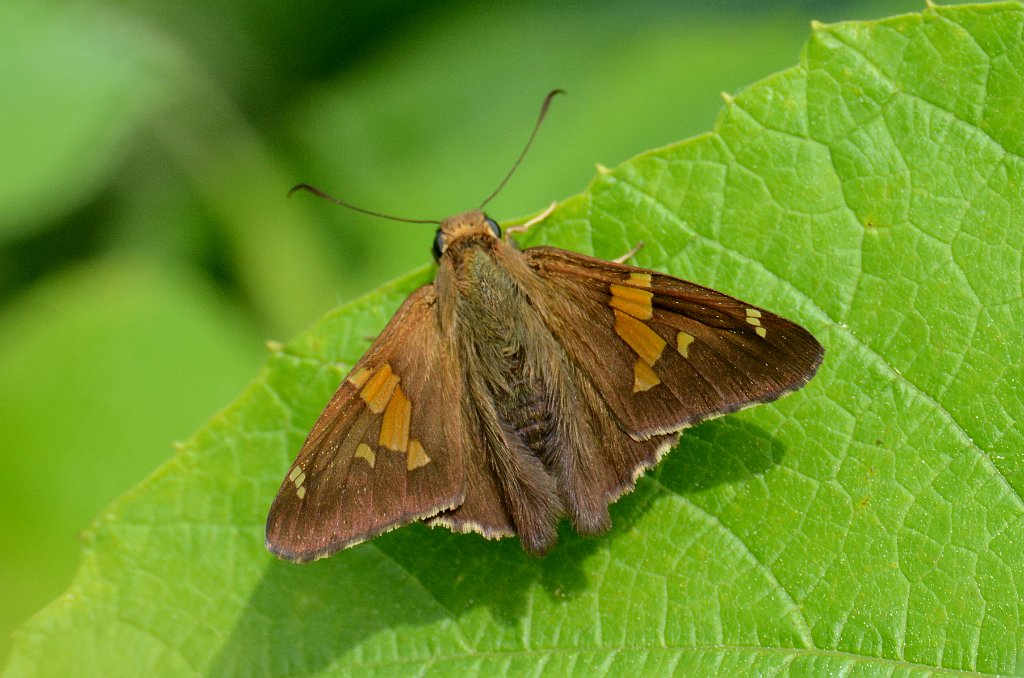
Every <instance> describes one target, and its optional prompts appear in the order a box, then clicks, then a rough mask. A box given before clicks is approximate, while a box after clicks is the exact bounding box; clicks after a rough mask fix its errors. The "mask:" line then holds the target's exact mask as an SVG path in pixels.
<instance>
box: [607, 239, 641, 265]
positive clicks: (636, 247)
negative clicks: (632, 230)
mask: <svg viewBox="0 0 1024 678" xmlns="http://www.w3.org/2000/svg"><path fill="white" fill-rule="evenodd" d="M643 248H644V241H643V240H641V241H640V242H638V243H637V244H636V245H634V246H633V248H632V249H631V250H629V251H628V252H626V253H625V254H623V255H622V256H621V257H615V258H614V259H612V261H614V262H615V263H616V264H624V263H626V262H627V261H629V260H630V259H632V258H633V256H634V255H636V253H637V252H639V251H640V250H642V249H643Z"/></svg>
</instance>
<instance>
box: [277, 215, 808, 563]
mask: <svg viewBox="0 0 1024 678" xmlns="http://www.w3.org/2000/svg"><path fill="white" fill-rule="evenodd" d="M434 254H435V257H436V258H437V260H438V271H437V275H436V277H435V280H434V282H433V283H431V284H429V285H425V286H424V287H421V288H420V289H419V290H417V291H416V292H414V293H413V294H412V295H411V296H410V297H409V299H408V300H406V302H405V303H404V304H403V305H402V307H401V308H400V309H399V311H398V312H397V313H396V314H395V317H394V318H393V319H392V321H391V322H390V323H389V324H388V326H387V327H386V328H385V330H384V332H383V333H382V334H381V336H380V337H378V339H377V340H376V342H375V343H374V345H373V346H372V347H371V348H370V350H369V351H368V352H367V354H366V355H365V356H363V358H362V359H360V361H359V362H358V363H357V364H356V365H355V367H354V368H353V370H352V372H351V373H350V374H349V375H348V377H346V379H345V381H343V382H342V384H341V386H340V387H339V389H338V391H337V392H336V393H335V395H334V397H333V398H332V399H331V402H330V403H329V404H328V406H327V408H326V409H325V411H324V413H323V414H322V415H321V416H320V419H319V420H318V421H317V423H316V425H315V426H314V428H313V431H312V432H311V433H310V435H309V437H308V438H307V440H306V442H305V444H304V445H303V447H302V450H301V451H300V453H299V456H298V458H297V459H296V462H295V464H294V465H293V467H292V468H291V470H290V471H289V473H288V476H287V477H286V478H285V480H284V482H283V483H282V486H281V490H280V491H279V493H278V496H277V498H276V499H275V501H274V504H273V506H272V507H271V511H270V515H269V517H268V521H267V546H268V548H269V549H270V550H271V551H272V552H274V553H276V554H277V555H279V556H281V557H283V558H287V559H290V560H297V561H304V560H312V559H315V558H319V557H323V556H325V555H329V554H330V553H332V552H334V551H337V550H338V549H341V548H344V547H347V546H351V545H353V544H355V543H358V542H360V541H363V540H365V539H368V538H371V537H373V536H375V535H377V534H379V533H381V532H384V531H386V530H389V529H392V528H394V527H397V526H399V525H402V524H405V523H408V522H411V521H414V520H425V521H426V522H428V523H429V524H431V525H444V526H447V527H449V528H451V529H453V530H456V531H460V532H467V531H475V532H479V533H481V534H483V535H484V536H486V537H502V536H510V535H518V536H519V538H520V541H521V542H522V544H523V547H524V548H525V549H526V550H527V551H529V552H531V553H535V554H542V553H544V552H545V551H547V550H548V549H549V548H550V547H551V546H553V545H554V543H555V541H556V539H557V525H558V522H559V521H560V520H561V519H562V518H563V517H567V518H568V519H569V520H570V522H571V523H572V525H573V527H574V528H575V529H576V530H577V531H578V532H580V533H582V534H598V533H601V532H604V531H606V530H607V529H608V528H609V527H610V525H611V520H610V517H609V513H608V505H609V503H611V502H612V501H614V500H615V499H616V498H617V497H618V496H619V495H621V494H622V493H623V492H626V491H629V490H630V489H632V488H633V486H634V484H635V482H636V479H637V477H638V476H639V475H640V474H641V473H642V472H643V471H644V469H646V468H648V467H650V466H652V465H653V464H655V463H657V461H658V459H659V458H660V456H661V455H662V454H663V453H664V452H665V451H666V450H668V449H669V448H671V446H672V445H673V444H674V443H675V441H676V440H677V439H678V435H679V432H680V431H681V430H682V429H683V428H685V427H687V426H691V425H693V424H695V423H697V422H699V421H702V420H705V419H708V418H711V417H714V416H719V415H721V414H726V413H729V412H733V411H736V410H738V409H741V408H743V407H746V406H749V405H752V404H755V403H759V402H767V401H770V400H774V399H775V398H778V397H780V396H781V395H784V394H786V393H788V392H791V391H793V390H795V389H797V388H799V387H800V386H802V385H803V384H804V383H806V382H807V380H809V379H810V378H811V376H812V375H813V374H814V372H815V370H816V369H817V367H818V365H819V364H820V362H821V358H822V354H823V351H822V348H821V346H820V344H818V342H817V341H816V340H815V339H814V338H813V337H812V336H811V335H810V333H808V332H807V331H806V330H804V329H803V328H802V327H800V326H799V325H796V324H795V323H792V322H790V321H788V320H785V319H784V318H781V317H779V316H776V315H774V314H771V313H769V312H768V311H765V310H763V309H759V308H757V307H754V306H751V305H750V304H747V303H746V302H743V301H740V300H737V299H734V298H732V297H729V296H727V295H724V294H721V293H719V292H716V291H714V290H710V289H707V288H704V287H701V286H698V285H694V284H693V283H688V282H686V281H682V280H679V279H676V278H672V277H671V276H667V275H663V274H659V273H655V272H652V271H646V270H644V269H640V268H635V267H632V266H627V265H624V264H620V263H616V262H606V261H601V260H599V259H594V258H591V257H587V256H584V255H579V254H574V253H571V252H567V251H565V250H560V249H557V248H551V247H535V248H531V249H527V250H518V249H517V248H515V247H514V246H513V245H512V244H510V243H508V242H506V241H505V240H503V239H501V237H500V230H499V229H498V226H497V224H496V223H494V222H493V221H491V220H490V219H488V218H487V217H486V216H485V215H484V214H483V213H482V212H480V211H471V212H466V213H464V214H460V215H457V216H455V217H451V218H449V219H446V220H444V221H443V222H442V224H441V228H440V229H439V231H438V235H437V239H436V240H435V244H434Z"/></svg>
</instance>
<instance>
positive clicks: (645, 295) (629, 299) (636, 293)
mask: <svg viewBox="0 0 1024 678" xmlns="http://www.w3.org/2000/svg"><path fill="white" fill-rule="evenodd" d="M610 287H611V291H612V300H611V302H610V304H611V307H612V308H616V309H618V310H620V311H622V312H623V313H628V314H630V315H631V316H633V317H634V318H638V319H640V320H647V319H648V318H650V317H651V316H652V315H654V312H653V311H652V310H651V298H652V297H653V296H654V295H653V294H651V293H650V292H648V291H647V290H640V289H637V288H635V287H626V286H625V285H611V286H610Z"/></svg>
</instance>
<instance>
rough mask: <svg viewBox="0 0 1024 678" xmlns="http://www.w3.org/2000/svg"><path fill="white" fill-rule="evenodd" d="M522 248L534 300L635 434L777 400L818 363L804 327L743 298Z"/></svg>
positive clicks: (648, 433)
mask: <svg viewBox="0 0 1024 678" xmlns="http://www.w3.org/2000/svg"><path fill="white" fill-rule="evenodd" d="M523 254H524V255H525V256H526V258H527V260H528V262H529V265H530V267H531V268H532V269H533V272H534V273H535V274H536V276H537V278H538V279H537V280H534V281H532V282H531V281H529V280H523V281H521V282H522V283H523V284H524V286H525V289H526V293H527V295H528V296H529V297H530V299H531V303H532V304H533V306H534V307H535V308H537V310H538V312H539V313H540V315H541V316H542V318H543V319H544V321H545V323H546V324H547V325H548V327H549V329H550V330H551V332H552V333H553V334H554V336H555V337H556V338H557V339H558V341H559V343H560V344H561V345H562V347H563V348H564V349H565V351H566V353H567V354H568V355H569V357H570V359H571V360H572V362H574V363H575V364H576V365H577V366H578V367H579V368H580V369H581V371H583V372H584V373H586V374H588V375H590V378H591V380H592V382H593V385H594V387H595V388H596V390H597V392H598V393H599V394H600V397H601V398H602V399H603V401H604V402H605V403H606V404H607V407H608V409H610V410H611V411H612V413H613V414H614V416H615V418H616V419H617V420H618V422H619V424H620V425H621V428H622V429H623V431H625V432H626V433H628V434H629V435H630V436H631V437H632V438H634V439H635V440H645V439H647V438H651V437H653V436H658V435H660V434H666V433H670V432H675V431H679V430H681V429H683V428H685V427H687V426H692V425H693V424H696V423H697V422H699V421H702V420H704V419H708V418H710V417H715V416H719V415H722V414H727V413H730V412H735V411H736V410H739V409H742V408H743V407H747V406H749V405H753V404H756V403H764V402H769V401H772V400H775V399H776V398H779V397H780V396H782V395H785V394H786V393H789V392H791V391H793V390H796V389H798V388H800V387H801V386H803V385H804V384H805V383H807V381H808V380H809V379H810V378H811V377H812V376H813V375H814V373H815V371H816V370H817V368H818V366H819V365H820V364H821V359H822V355H823V353H824V351H823V349H822V347H821V345H820V344H819V343H818V342H817V340H815V338H814V337H813V336H811V334H810V333H809V332H808V331H807V330H805V329H804V328H802V327H800V326H799V325H797V324H796V323H793V322H790V321H789V320H786V319H785V318H782V317H780V316H777V315H775V314H773V313H770V312H768V311H765V310H764V309H761V308H758V307H756V306H753V305H751V304H748V303H747V302H744V301H741V300H739V299H735V298H733V297H730V296H728V295H725V294H722V293H720V292H716V291H714V290H711V289H708V288H706V287H701V286H700V285H695V284H693V283H690V282H687V281H684V280H680V279H678V278H673V277H671V276H668V275H664V274H660V273H654V272H652V271H648V270H645V269H641V268H636V267H633V266H626V265H624V264H618V263H614V262H608V261H602V260H600V259H595V258H593V257H588V256H585V255H581V254H576V253H573V252H567V251H565V250H561V249H557V248H551V247H535V248H531V249H528V250H525V251H524V252H523Z"/></svg>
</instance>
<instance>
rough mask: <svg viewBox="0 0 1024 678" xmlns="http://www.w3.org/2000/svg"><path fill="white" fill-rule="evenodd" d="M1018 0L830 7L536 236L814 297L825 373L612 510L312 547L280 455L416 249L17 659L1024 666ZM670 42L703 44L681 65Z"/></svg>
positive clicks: (185, 664)
mask: <svg viewBox="0 0 1024 678" xmlns="http://www.w3.org/2000/svg"><path fill="white" fill-rule="evenodd" d="M1022 28H1024V7H1022V6H1021V5H1020V4H1018V3H1002V4H992V5H972V6H963V7H947V8H936V7H929V8H927V9H926V10H925V11H924V12H922V13H920V14H913V15H907V16H901V17H896V18H892V19H887V20H884V21H877V22H859V23H844V24H837V25H831V26H815V27H814V28H813V31H812V34H811V37H810V39H809V41H808V43H807V45H806V48H805V50H804V52H803V54H802V56H801V59H800V63H799V65H797V66H796V67H794V68H792V69H790V70H787V71H784V72H782V73H779V74H777V75H774V76H772V77H770V78H768V79H766V80H764V81H762V82H760V83H757V84H756V85H754V86H752V87H750V88H749V89H747V90H745V91H743V92H742V93H741V94H739V95H737V96H736V97H735V98H729V99H728V100H727V102H726V105H725V107H724V109H723V110H722V112H721V114H720V115H719V117H718V119H717V121H716V125H715V129H714V131H713V132H711V133H709V134H706V135H703V136H700V137H697V138H694V139H691V140H689V141H685V142H682V143H680V144H676V145H673V146H669V147H666V148H663V149H659V150H656V151H652V152H649V153H646V154H644V155H641V156H639V157H637V158H634V159H633V160H630V161H628V162H626V163H624V164H623V165H621V166H619V167H617V168H616V169H615V170H614V171H611V172H608V173H601V174H599V175H598V176H597V177H596V178H595V179H594V181H593V182H592V184H591V185H590V186H589V187H588V189H587V191H586V192H584V193H583V194H582V195H580V196H577V197H574V198H572V199H569V200H567V201H564V202H563V203H562V205H561V206H560V209H559V210H558V211H557V212H556V213H555V214H554V215H553V216H552V217H551V219H549V221H548V222H546V223H545V224H543V225H542V226H540V227H537V228H536V229H535V230H534V231H532V232H531V233H530V236H531V237H530V238H529V241H530V242H528V243H527V244H537V243H539V242H548V243H554V244H558V245H561V246H564V247H570V248H572V249H576V250H579V251H584V252H594V253H597V254H598V255H600V256H605V257H611V256H616V255H618V254H621V253H622V252H624V251H626V250H627V249H629V247H631V246H632V245H634V244H635V243H636V242H638V241H644V242H645V243H646V247H645V248H644V249H643V250H642V251H641V252H640V254H639V255H638V257H637V263H638V264H639V265H643V266H648V267H652V268H656V269H659V270H664V271H667V272H670V273H673V274H677V275H681V276H685V277H686V278H689V279H692V280H695V281H697V282H700V283H703V284H707V285H711V286H713V287H715V288H718V289H721V290H723V291H725V292H728V293H730V294H734V295H737V296H739V297H741V298H745V299H749V300H750V301H751V302H752V303H755V304H758V305H763V306H766V307H768V308H770V309H772V310H775V311H778V312H780V313H783V314H785V315H787V316H789V317H792V318H794V319H796V320H799V321H801V322H803V323H805V324H806V325H807V326H808V327H809V328H810V329H811V330H812V331H813V332H815V334H816V335H817V336H818V337H819V338H820V339H821V341H822V343H823V344H824V345H825V346H826V349H827V354H826V358H825V363H824V365H823V367H822V370H821V372H820V373H819V375H818V376H817V377H816V378H815V379H814V380H813V381H812V382H811V383H810V384H809V385H808V386H807V387H806V388H805V389H803V390H802V391H800V392H799V393H798V394H796V395H793V396H791V397H789V398H787V399H785V400H783V401H780V402H778V403H776V404H773V405H769V406H763V407H759V408H755V409H752V410H747V411H745V412H742V413H740V414H738V415H735V416H731V417H727V418H724V419H720V420H716V421H713V422H709V423H707V424H704V425H702V426H699V427H697V428H695V429H693V430H691V431H688V432H687V433H686V434H685V435H684V436H683V439H682V440H681V442H680V444H679V446H678V448H677V449H676V450H675V451H674V452H673V453H671V454H670V455H669V456H668V457H667V458H666V459H665V460H664V462H663V463H662V464H661V466H660V467H658V468H657V469H656V470H655V471H653V472H650V473H648V474H647V475H646V476H645V477H644V478H643V479H642V480H641V481H640V483H639V484H638V487H637V490H636V491H635V492H634V493H633V494H631V495H628V496H627V497H625V498H623V499H622V500H620V501H619V502H618V503H617V504H615V505H614V506H613V509H612V518H613V521H614V525H615V527H614V529H613V531H612V532H611V533H609V534H608V535H606V536H604V537H600V538H590V539H586V538H580V537H578V536H576V535H574V534H572V533H571V531H570V530H568V529H565V530H563V532H562V539H561V542H560V544H559V546H558V547H557V549H556V550H555V551H554V552H553V553H552V554H551V555H549V556H548V557H546V558H544V559H540V560H538V559H532V558H530V557H528V556H525V555H524V554H523V553H522V552H521V550H520V549H519V547H518V546H517V544H516V543H515V542H514V541H503V542H485V541H484V540H482V539H481V538H479V537H478V536H476V535H454V534H450V533H448V532H446V531H444V530H429V529H427V528H425V527H422V526H419V525H417V526H411V527H407V528H403V529H401V530H397V531H395V532H391V533H389V534H387V535H385V536H384V537H382V538H379V539H376V540H374V541H373V542H370V543H367V544H363V545H361V546H359V547H356V548H354V549H351V550H349V551H345V552H343V553H340V554H338V555H336V556H334V557H332V558H330V559H328V560H325V561H320V562H317V563H314V564H310V565H303V566H296V565H292V564H289V563H282V562H278V561H276V560H274V559H273V558H272V557H271V556H269V555H268V554H267V553H266V552H265V551H264V549H263V544H262V537H263V521H264V519H265V514H266V510H267V507H268V506H269V503H270V500H271V498H272V497H273V494H274V492H275V491H276V489H277V487H278V484H279V482H280V480H281V478H282V475H283V473H284V472H285V471H286V470H287V468H288V465H289V463H290V461H291V459H292V458H293V456H294V454H295V452H296V451H297V449H298V447H299V445H300V444H301V442H302V439H303V437H304V435H305V433H306V432H307V430H308V428H309V426H310V425H311V424H312V422H313V421H314V419H315V418H316V416H317V414H318V413H319V410H320V409H321V408H322V406H323V404H324V403H325V402H326V400H327V399H328V397H329V396H330V394H331V393H332V391H333V390H334V388H335V386H336V385H337V383H338V381H339V379H340V378H341V376H342V375H343V372H344V370H345V367H346V366H347V365H350V364H351V363H352V362H353V361H355V360H356V359H357V358H358V357H359V355H360V354H361V353H362V351H364V350H365V349H366V347H367V345H368V341H367V337H372V336H374V335H376V334H377V333H379V331H380V329H381V327H382V326H383V325H384V323H385V322H386V321H387V319H388V317H389V316H390V314H391V313H392V312H393V311H394V309H395V308H396V307H397V306H398V304H399V303H400V302H401V300H402V299H403V297H404V296H405V295H406V294H407V293H408V292H409V291H410V290H412V289H414V288H415V287H416V286H417V285H419V284H421V283H423V282H425V281H426V280H428V279H429V275H430V272H429V270H426V269H424V270H421V271H419V272H417V273H415V274H413V275H410V276H408V277H406V278H403V279H401V280H399V281H397V282H395V283H393V284H391V285H388V286H385V287H384V288H382V289H380V290H378V291H377V292H375V293H373V294H371V295H368V296H367V297H364V298H363V299H361V300H359V301H357V302H355V303H353V304H349V305H347V306H345V307H342V308H340V309H337V310H336V311H334V312H332V313H330V314H329V315H327V316H326V317H325V318H324V319H323V320H321V321H320V322H319V323H318V324H317V325H316V326H314V327H313V328H311V329H310V330H309V331H308V332H307V333H305V334H303V335H301V336H299V337H298V338H296V339H295V340H294V341H293V342H291V343H290V344H289V345H288V346H287V347H284V348H282V349H281V350H277V351H274V352H273V353H272V354H271V356H270V357H269V359H268V360H267V363H266V366H265V368H264V369H263V371H262V373H261V374H260V376H259V378H258V379H257V380H256V382H254V383H253V384H252V386H251V387H250V388H249V389H247V390H246V391H245V392H244V393H243V394H242V396H241V397H240V398H239V399H238V401H237V402H236V403H235V404H234V405H233V406H231V407H230V408H228V409H227V410H225V411H224V412H222V413H221V414H219V415H217V416H216V417H215V418H214V419H213V420H211V421H210V423H209V424H208V425H207V426H205V427H204V428H203V429H201V430H200V431H199V432H198V433H197V434H196V435H195V436H194V437H193V438H192V439H191V440H190V441H189V442H188V443H187V444H185V445H184V446H183V448H182V449H181V451H180V452H179V453H178V455H176V457H175V458H174V459H173V460H172V461H171V462H169V463H168V464H166V465H165V466H164V467H163V468H162V469H160V470H159V471H158V472H157V473H156V474H154V475H153V476H152V477H150V478H149V479H148V480H147V481H146V482H145V483H143V484H142V485H140V486H139V487H138V488H136V489H135V490H133V491H132V492H130V493H128V494H127V495H126V496H124V497H123V498H122V499H121V500H119V501H118V502H116V503H115V504H114V505H113V506H111V507H110V509H109V510H108V511H107V512H106V513H104V514H103V515H102V516H101V517H100V519H99V521H98V522H97V523H96V524H95V526H94V527H93V529H92V530H91V531H90V533H89V534H88V535H87V537H86V545H85V549H84V562H83V566H82V568H81V570H80V572H79V573H78V576H77V577H76V580H75V583H74V585H73V586H72V588H71V589H70V590H69V591H68V593H67V594H65V596H63V597H62V598H60V599H59V600H57V601H55V602H54V603H53V604H52V605H51V606H50V607H48V608H47V609H46V610H44V611H43V612H42V613H40V614H39V615H38V616H37V617H36V618H35V619H33V620H32V621H31V622H30V623H28V624H27V625H26V626H25V627H23V629H22V630H21V631H20V632H19V634H18V637H17V639H16V644H15V648H14V652H13V654H12V658H11V661H10V663H9V665H8V673H9V674H11V675H19V674H34V675H66V674H67V673H69V672H73V673H83V672H85V673H93V674H121V673H132V674H148V673H161V674H175V675H176V674H182V673H208V674H214V675H222V674H227V673H242V674H247V675H248V674H253V673H269V674H275V675H276V674H299V673H356V674H360V675H363V674H380V675H393V674H395V673H402V674H405V673H416V674H435V675H448V674H453V673H481V674H494V673H499V672H504V673H522V672H527V671H531V672H543V673H547V674H551V675H562V674H565V673H569V672H572V673H576V674H585V673H592V672H601V673H615V674H635V675H652V674H658V673H668V672H673V671H674V672H677V673H682V674H705V673H711V672H717V673H723V674H734V673H739V672H752V673H770V672H780V673H796V674H813V675H818V674H825V673H840V672H846V673H856V674H876V673H885V674H893V673H899V674H926V673H942V672H945V671H948V672H950V673H952V672H954V671H976V672H982V673H1021V672H1024V623H1022V620H1021V607H1020V601H1021V599H1022V592H1021V590H1020V586H1021V584H1020V582H1021V581H1024V549H1022V548H1021V544H1024V501H1022V490H1024V470H1022V469H1024V466H1022V463H1021V462H1022V458H1024V456H1022V448H1024V446H1022V431H1021V428H1020V425H1019V423H1018V422H1019V421H1021V420H1022V415H1024V401H1022V399H1021V398H1020V397H1019V388H1020V384H1021V383H1024V368H1022V362H1021V360H1020V354H1021V349H1022V348H1024V323H1021V321H1020V318H1021V317H1022V314H1024V308H1022V306H1024V304H1022V293H1021V290H1022V289H1024V285H1022V282H1024V281H1022V263H1021V243H1022V242H1024V233H1022V231H1024V222H1022V220H1021V218H1020V215H1021V214H1024V195H1022V191H1021V186H1022V185H1024V162H1022V159H1021V151H1022V147H1024V133H1022V132H1021V129H1022V128H1021V125H1020V124H1019V120H1020V113H1019V112H1020V111H1021V110H1022V104H1024V76H1022V73H1024V40H1022ZM678 67H679V68H686V65H685V64H679V65H678Z"/></svg>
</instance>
